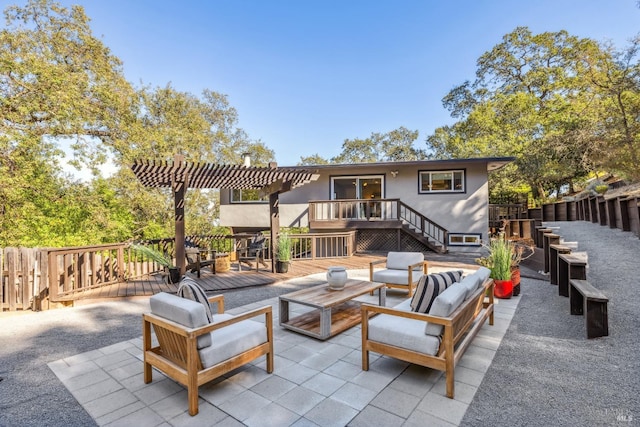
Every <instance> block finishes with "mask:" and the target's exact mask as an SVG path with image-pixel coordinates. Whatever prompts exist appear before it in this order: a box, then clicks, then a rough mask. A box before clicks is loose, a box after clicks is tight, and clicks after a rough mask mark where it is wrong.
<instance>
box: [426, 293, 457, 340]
mask: <svg viewBox="0 0 640 427" xmlns="http://www.w3.org/2000/svg"><path fill="white" fill-rule="evenodd" d="M466 296H467V289H466V288H465V287H464V286H460V284H459V283H456V284H454V285H452V286H449V287H448V288H447V289H446V290H445V291H444V292H442V293H441V294H440V295H438V296H437V298H436V300H435V301H434V302H433V304H432V305H431V310H429V314H431V315H432V316H438V317H448V316H450V315H451V313H453V312H454V311H455V310H456V309H457V308H458V307H460V304H462V302H463V301H464V299H465V297H466ZM442 328H443V326H442V325H438V324H436V323H430V322H427V326H426V327H425V331H424V332H425V334H427V335H434V336H439V335H441V334H442Z"/></svg>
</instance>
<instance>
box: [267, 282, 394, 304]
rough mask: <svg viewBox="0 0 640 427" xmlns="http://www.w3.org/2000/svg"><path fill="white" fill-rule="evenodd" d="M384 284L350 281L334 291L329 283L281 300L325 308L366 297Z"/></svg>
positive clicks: (303, 290) (295, 293) (297, 292)
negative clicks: (358, 297) (362, 296)
mask: <svg viewBox="0 0 640 427" xmlns="http://www.w3.org/2000/svg"><path fill="white" fill-rule="evenodd" d="M383 286H384V284H383V283H374V282H369V281H366V280H356V279H348V280H347V283H345V285H344V289H342V290H333V289H330V288H329V284H328V283H324V284H322V285H317V286H313V287H311V288H308V289H302V290H300V291H296V292H291V293H289V294H285V295H281V296H280V299H281V300H284V301H290V302H297V303H302V304H306V305H311V306H314V307H319V308H325V307H332V306H334V305H338V304H342V303H343V302H345V301H349V300H351V299H353V298H355V297H357V296H360V295H364V294H366V293H369V292H371V291H374V290H376V289H380V288H381V287H383Z"/></svg>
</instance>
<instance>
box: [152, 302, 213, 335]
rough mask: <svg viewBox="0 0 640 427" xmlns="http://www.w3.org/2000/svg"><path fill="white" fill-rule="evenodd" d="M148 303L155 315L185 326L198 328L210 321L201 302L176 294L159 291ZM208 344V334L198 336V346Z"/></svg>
mask: <svg viewBox="0 0 640 427" xmlns="http://www.w3.org/2000/svg"><path fill="white" fill-rule="evenodd" d="M149 305H150V306H151V312H152V313H153V314H155V315H156V316H160V317H164V318H165V319H167V320H171V321H172V322H176V323H179V324H181V325H182V326H185V327H187V328H191V329H194V328H199V327H201V326H206V325H207V324H209V323H210V322H209V320H208V319H207V316H206V314H205V312H204V306H203V305H202V304H200V303H199V302H195V301H192V300H189V299H186V298H181V297H179V296H177V295H173V294H169V293H166V292H160V293H158V294H155V295H153V296H152V297H151V298H150V299H149ZM210 345H211V335H210V334H205V335H202V336H200V337H198V348H205V347H208V346H210Z"/></svg>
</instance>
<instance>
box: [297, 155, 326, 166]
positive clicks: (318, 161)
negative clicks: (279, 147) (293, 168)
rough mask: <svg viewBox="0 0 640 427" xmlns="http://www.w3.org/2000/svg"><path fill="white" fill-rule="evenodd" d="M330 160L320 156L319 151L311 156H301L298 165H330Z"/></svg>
mask: <svg viewBox="0 0 640 427" xmlns="http://www.w3.org/2000/svg"><path fill="white" fill-rule="evenodd" d="M328 164H329V160H327V159H325V158H324V157H322V156H320V155H319V154H318V153H316V154H313V155H311V156H306V157H304V156H301V157H300V161H299V162H298V166H313V165H328Z"/></svg>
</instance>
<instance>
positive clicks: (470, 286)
mask: <svg viewBox="0 0 640 427" xmlns="http://www.w3.org/2000/svg"><path fill="white" fill-rule="evenodd" d="M489 275H491V270H489V269H488V268H487V267H480V268H479V269H478V270H476V271H474V272H473V274H470V275H468V276H466V277H465V278H463V279H462V280H461V281H460V284H461V285H463V286H464V287H466V288H467V296H466V297H465V299H468V298H470V297H471V295H473V293H474V292H475V291H476V290H477V289H479V288H480V287H481V286H482V284H483V283H484V282H485V281H486V280H487V279H488V278H489Z"/></svg>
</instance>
